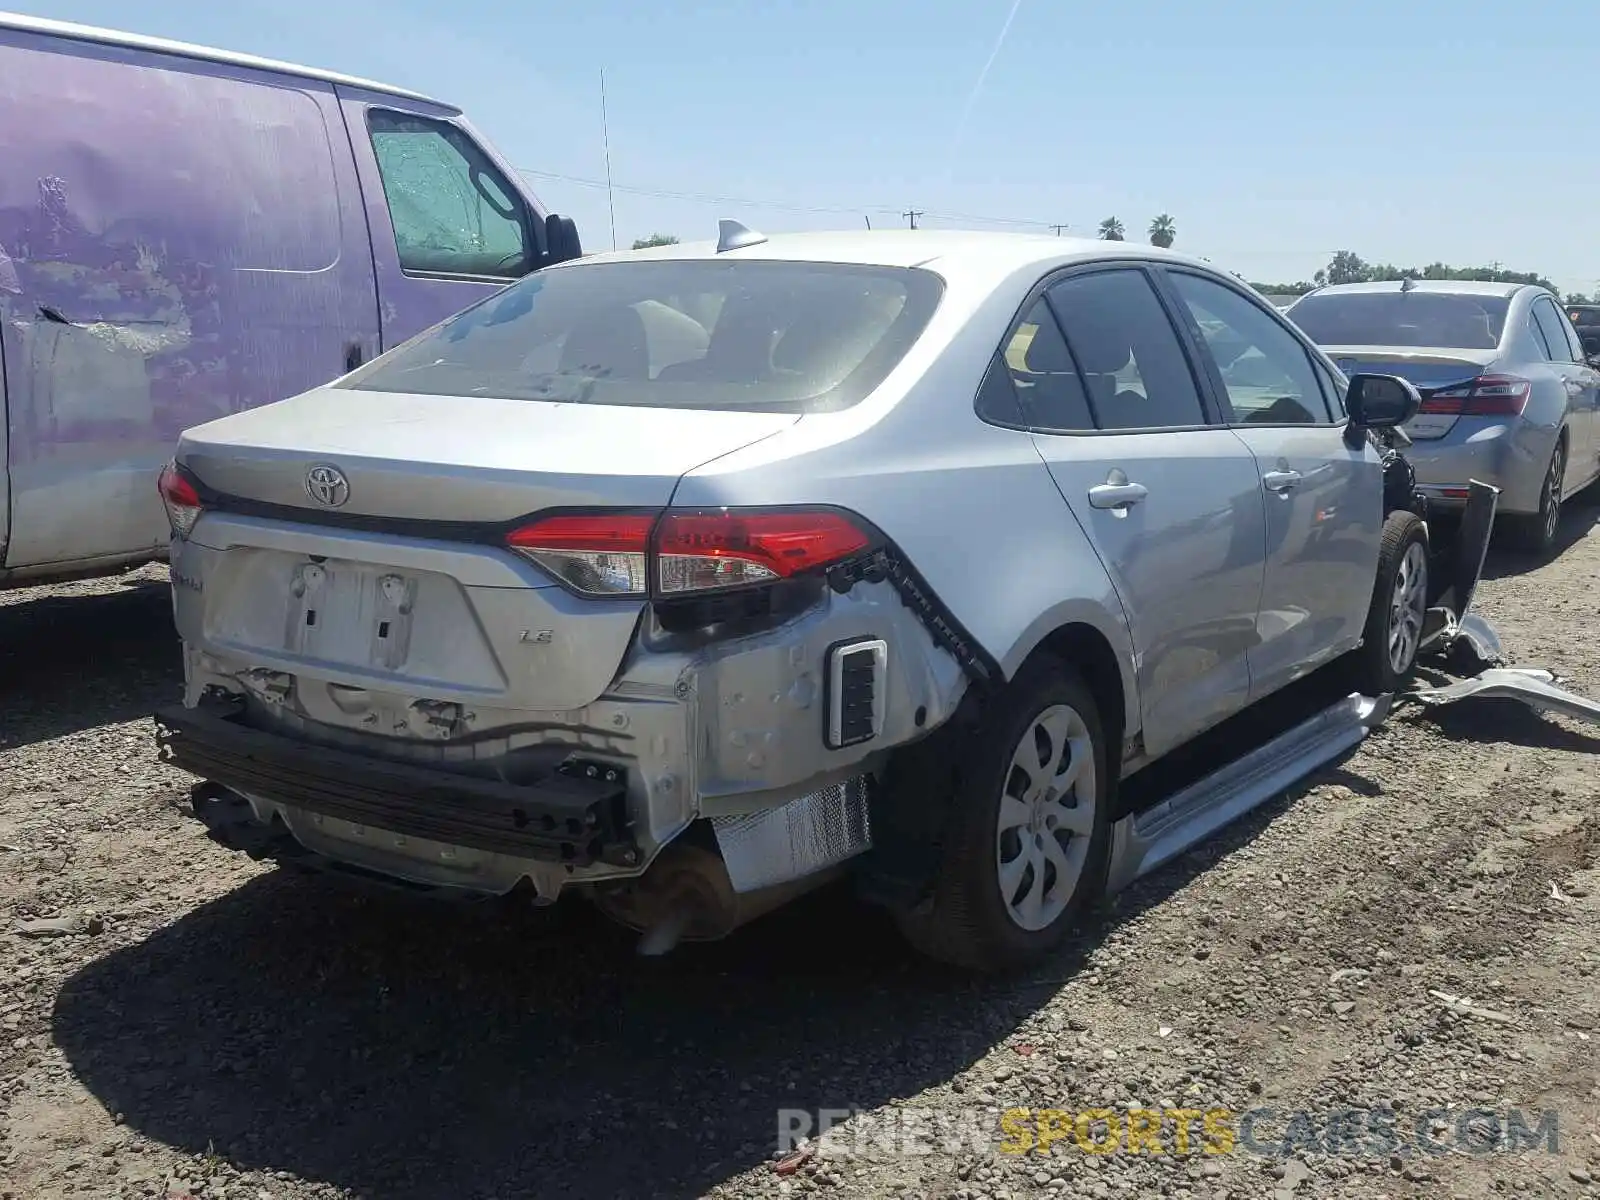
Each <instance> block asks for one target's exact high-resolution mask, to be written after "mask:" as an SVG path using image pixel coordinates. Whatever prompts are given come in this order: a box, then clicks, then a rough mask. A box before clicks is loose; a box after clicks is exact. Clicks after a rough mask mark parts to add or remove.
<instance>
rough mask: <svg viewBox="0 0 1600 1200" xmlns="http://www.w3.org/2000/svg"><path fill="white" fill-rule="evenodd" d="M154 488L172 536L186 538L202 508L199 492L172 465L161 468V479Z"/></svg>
mask: <svg viewBox="0 0 1600 1200" xmlns="http://www.w3.org/2000/svg"><path fill="white" fill-rule="evenodd" d="M156 488H157V490H158V491H160V493H161V503H162V505H163V506H164V507H165V508H166V510H167V524H168V525H170V526H171V527H172V535H173V536H174V537H180V538H181V537H188V536H189V531H190V530H192V529H193V528H194V523H195V522H196V521H198V520H199V519H200V513H201V510H202V509H203V508H204V505H203V504H202V503H201V501H200V490H199V489H198V488H197V487H195V485H194V483H193V482H192V481H191V480H190V479H189V478H188V477H187V476H186V475H184V473H183V472H182V471H181V470H180V469H179V468H178V467H176V466H174V465H173V464H172V463H168V464H167V465H166V466H164V467H162V468H161V478H160V479H159V480H157V481H156Z"/></svg>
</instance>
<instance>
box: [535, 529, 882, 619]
mask: <svg viewBox="0 0 1600 1200" xmlns="http://www.w3.org/2000/svg"><path fill="white" fill-rule="evenodd" d="M506 544H507V545H508V546H510V547H511V548H512V549H513V550H516V551H517V552H518V553H520V554H523V555H525V556H527V557H528V558H530V559H532V560H533V561H534V562H536V563H538V564H539V565H540V566H542V567H544V568H545V569H546V570H547V571H550V572H551V573H552V574H554V575H556V576H557V577H558V578H559V579H561V580H562V581H563V582H565V583H566V584H567V585H568V586H569V587H571V588H572V589H573V590H574V591H577V592H580V593H582V594H583V595H587V596H643V595H647V594H651V593H654V594H655V595H657V596H659V597H661V598H663V599H669V598H673V597H681V596H686V595H692V594H695V593H699V592H712V591H722V590H724V589H728V588H740V587H749V586H752V585H758V584H764V583H774V582H777V581H779V580H783V579H788V578H790V577H792V576H795V575H799V574H802V573H803V572H806V571H811V570H816V569H819V568H821V567H825V566H829V565H831V564H833V563H836V562H840V561H842V560H844V559H847V558H850V557H851V556H853V555H856V554H859V553H860V552H861V551H863V550H865V549H866V548H867V547H868V546H869V545H871V539H870V538H869V537H868V536H867V534H866V533H865V532H863V531H862V530H861V529H860V528H859V527H858V526H857V525H856V524H855V523H854V522H852V521H851V520H850V519H849V518H848V517H846V516H843V515H841V514H839V513H835V512H829V511H815V510H798V509H797V510H780V511H769V512H741V511H738V510H730V509H716V510H713V511H709V512H673V511H668V512H666V513H664V514H662V515H661V516H660V518H659V519H658V518H656V517H654V516H651V515H644V514H623V513H619V514H588V515H576V516H552V517H545V518H543V519H542V520H539V521H535V522H533V523H532V524H530V525H525V526H523V527H522V528H520V529H516V530H513V531H512V532H511V534H510V535H508V536H507V538H506Z"/></svg>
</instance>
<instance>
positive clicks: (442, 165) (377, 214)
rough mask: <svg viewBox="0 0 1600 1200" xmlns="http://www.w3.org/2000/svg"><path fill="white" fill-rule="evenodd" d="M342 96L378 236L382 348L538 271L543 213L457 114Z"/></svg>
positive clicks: (375, 257)
mask: <svg viewBox="0 0 1600 1200" xmlns="http://www.w3.org/2000/svg"><path fill="white" fill-rule="evenodd" d="M339 95H340V99H341V101H342V103H343V105H344V117H345V126H346V128H347V129H348V130H349V133H350V142H351V145H352V146H353V147H354V149H355V156H356V164H357V169H358V170H359V171H360V175H361V191H362V196H363V199H364V201H365V204H366V210H367V223H368V226H369V228H370V230H371V234H372V261H373V264H374V266H375V267H376V270H377V280H378V301H379V306H380V310H381V326H382V333H383V347H384V349H388V348H389V347H391V346H395V345H398V344H399V343H401V342H403V341H405V340H406V339H407V338H409V337H412V336H413V335H415V334H417V333H420V332H421V331H422V330H424V329H426V328H428V327H429V326H431V325H434V324H436V323H437V322H439V321H442V320H444V319H445V318H446V317H448V316H451V315H452V314H454V313H457V312H460V311H461V310H462V309H463V308H466V307H467V306H468V305H469V304H472V303H474V302H476V301H478V300H481V299H482V298H483V297H484V296H486V295H488V294H490V293H491V292H493V291H496V290H498V289H499V288H502V287H504V286H505V285H506V284H508V283H510V282H511V281H512V280H515V279H520V278H521V277H522V276H524V275H526V274H527V273H528V272H529V271H531V270H533V269H534V267H535V266H536V265H537V264H538V262H539V261H540V255H541V251H542V247H543V242H544V237H543V228H544V227H543V221H544V213H543V211H542V210H541V209H540V207H539V205H538V202H537V201H536V200H535V199H534V197H533V196H532V194H531V193H530V192H529V191H528V189H526V188H524V187H522V186H521V185H520V184H518V183H517V181H516V173H515V171H513V170H512V169H511V168H510V167H509V166H507V165H506V164H505V163H504V162H502V161H501V160H500V159H499V157H498V156H497V155H496V154H495V153H494V151H493V150H492V149H490V148H489V146H488V144H487V143H486V142H485V141H484V140H483V139H482V138H480V137H478V136H477V135H476V134H475V133H474V131H473V130H472V128H471V126H470V125H468V124H467V122H466V121H465V120H463V119H462V117H461V115H460V114H459V113H457V112H454V111H453V110H449V109H444V108H434V107H431V106H425V105H420V104H412V103H411V102H409V101H399V100H397V99H396V98H395V97H392V96H387V95H380V94H375V93H365V92H360V91H355V90H353V89H350V88H346V87H343V86H340V87H339Z"/></svg>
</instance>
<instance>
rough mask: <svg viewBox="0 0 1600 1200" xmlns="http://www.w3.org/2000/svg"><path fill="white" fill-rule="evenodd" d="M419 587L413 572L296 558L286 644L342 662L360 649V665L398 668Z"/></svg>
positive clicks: (402, 661)
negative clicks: (362, 655)
mask: <svg viewBox="0 0 1600 1200" xmlns="http://www.w3.org/2000/svg"><path fill="white" fill-rule="evenodd" d="M417 592H418V581H417V578H416V576H415V575H411V574H409V573H406V572H402V571H396V570H393V569H390V568H385V567H374V566H370V565H365V564H362V563H352V562H341V561H338V560H333V559H324V560H322V561H314V560H306V561H303V562H299V563H296V564H295V565H294V566H293V568H292V569H291V571H290V575H289V604H288V609H287V620H286V623H285V629H284V638H283V646H284V649H285V650H287V651H288V652H289V653H291V654H294V655H296V656H299V657H305V658H320V659H324V660H332V661H343V662H349V661H350V658H351V657H352V654H353V653H361V652H364V654H365V662H364V663H362V664H361V665H364V666H368V667H372V668H374V669H377V670H382V671H398V670H399V669H400V668H401V667H402V666H404V665H405V662H406V659H407V657H408V656H409V654H410V651H411V633H412V628H413V626H414V624H415V618H416V608H417ZM358 647H359V648H361V649H360V651H358V650H357V648H358Z"/></svg>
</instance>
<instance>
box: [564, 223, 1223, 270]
mask: <svg viewBox="0 0 1600 1200" xmlns="http://www.w3.org/2000/svg"><path fill="white" fill-rule="evenodd" d="M645 258H653V259H700V258H729V259H735V258H736V259H778V260H784V261H791V262H835V263H861V264H864V265H868V266H884V267H920V266H935V265H937V266H939V267H941V268H945V269H948V270H956V271H959V270H961V268H962V266H963V264H965V265H968V266H970V267H973V268H978V267H981V268H982V269H983V270H984V272H985V273H992V272H994V271H996V270H1000V271H1010V270H1014V269H1018V268H1022V267H1026V266H1038V267H1040V268H1047V267H1050V266H1055V265H1060V264H1063V263H1066V262H1072V261H1084V262H1092V261H1095V260H1099V259H1121V260H1127V259H1130V258H1132V259H1150V260H1154V261H1161V262H1174V263H1177V262H1181V263H1190V264H1193V265H1196V266H1199V267H1203V268H1205V269H1207V270H1210V271H1216V269H1217V268H1216V267H1214V266H1213V265H1211V264H1209V263H1206V262H1204V261H1202V260H1200V259H1196V258H1192V257H1190V256H1188V255H1184V254H1178V253H1176V252H1175V251H1172V250H1163V249H1161V248H1160V247H1157V246H1147V245H1144V244H1142V243H1139V242H1105V241H1100V240H1099V239H1096V238H1071V237H1052V236H1050V235H1048V234H1030V233H994V232H988V231H974V230H963V229H876V230H866V229H860V230H840V231H826V232H814V233H776V234H772V235H770V236H769V237H768V238H767V239H766V240H765V241H763V242H760V243H757V244H756V245H752V246H745V247H742V248H740V249H736V250H725V251H723V252H722V253H720V254H719V253H718V252H717V243H716V241H715V240H710V241H703V242H682V243H677V244H674V245H670V246H652V247H649V248H648V249H644V250H614V251H613V250H608V251H604V252H602V253H599V254H589V255H585V256H584V257H583V258H581V259H578V260H575V261H576V262H581V263H603V262H631V261H636V260H639V259H645Z"/></svg>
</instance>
